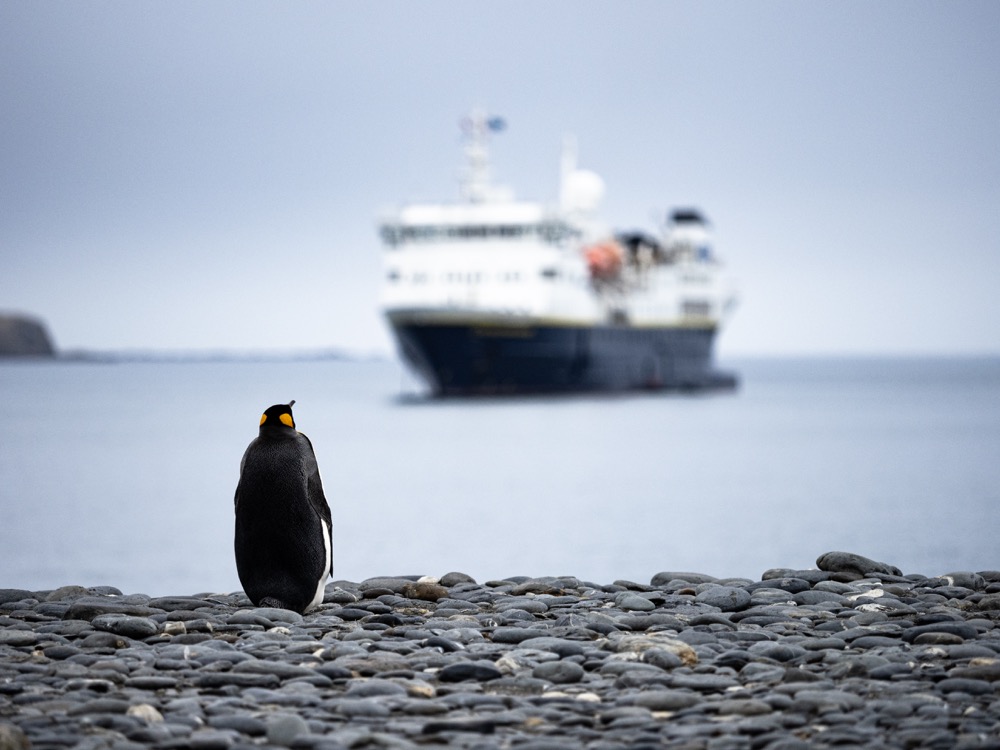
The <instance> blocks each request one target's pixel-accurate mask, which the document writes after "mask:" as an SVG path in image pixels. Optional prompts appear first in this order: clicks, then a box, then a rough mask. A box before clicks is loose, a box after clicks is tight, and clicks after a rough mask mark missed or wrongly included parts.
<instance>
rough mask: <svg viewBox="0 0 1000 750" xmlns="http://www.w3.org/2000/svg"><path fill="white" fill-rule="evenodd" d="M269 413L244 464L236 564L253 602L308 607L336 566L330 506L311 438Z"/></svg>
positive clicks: (238, 505) (239, 490)
mask: <svg viewBox="0 0 1000 750" xmlns="http://www.w3.org/2000/svg"><path fill="white" fill-rule="evenodd" d="M275 408H276V407H271V409H275ZM284 408H285V409H286V410H288V409H290V405H289V406H287V407H284ZM270 411H271V410H270V409H269V410H268V412H265V417H264V418H263V419H262V422H261V429H260V434H259V435H258V437H257V438H256V439H255V440H254V441H253V442H251V443H250V445H249V446H248V447H247V450H246V453H244V455H243V461H242V463H241V466H240V481H239V484H238V485H237V487H236V497H235V503H236V537H235V550H236V568H237V572H238V573H239V577H240V583H242V584H243V589H244V591H246V593H247V596H248V597H250V600H251V601H253V602H254V604H256V605H261V604H262V603H263V604H268V605H271V606H279V605H280V606H284V607H285V608H287V609H293V610H296V611H298V612H302V611H303V610H304V609H305V608H306V607H308V606H309V604H310V603H311V602H312V601H313V599H314V597H315V596H316V595H317V587H318V586H320V585H321V584H322V582H323V581H325V580H326V576H327V574H328V573H329V572H330V560H329V559H328V554H329V553H330V550H331V549H332V539H331V538H330V530H331V528H332V521H331V517H330V507H329V505H328V504H327V502H326V497H325V496H324V493H323V484H322V481H321V479H320V476H319V468H318V466H317V463H316V456H315V454H314V452H313V448H312V444H311V443H310V442H309V438H307V437H306V436H305V435H303V434H301V433H299V432H296V431H295V429H294V427H293V426H292V425H290V424H287V423H284V424H283V423H281V422H277V421H276V420H272V424H268V423H267V421H266V420H267V415H268V413H269V412H270ZM288 422H291V417H290V411H289V416H288ZM324 522H325V528H324ZM265 600H267V601H265Z"/></svg>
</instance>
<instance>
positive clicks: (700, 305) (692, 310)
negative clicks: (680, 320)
mask: <svg viewBox="0 0 1000 750" xmlns="http://www.w3.org/2000/svg"><path fill="white" fill-rule="evenodd" d="M683 310H684V314H685V315H697V316H706V315H708V314H709V312H710V310H711V305H709V303H708V302H707V301H705V300H700V299H698V300H695V299H686V300H684V305H683Z"/></svg>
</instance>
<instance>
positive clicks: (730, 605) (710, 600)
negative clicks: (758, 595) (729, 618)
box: [694, 586, 751, 612]
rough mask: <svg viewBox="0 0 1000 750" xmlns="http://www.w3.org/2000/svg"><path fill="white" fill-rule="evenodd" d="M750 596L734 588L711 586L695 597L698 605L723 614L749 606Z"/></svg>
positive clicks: (742, 590)
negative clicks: (712, 608)
mask: <svg viewBox="0 0 1000 750" xmlns="http://www.w3.org/2000/svg"><path fill="white" fill-rule="evenodd" d="M750 598H751V597H750V594H749V593H748V592H747V591H746V590H745V589H741V588H736V587H734V586H712V587H710V588H706V589H705V590H704V591H702V592H701V593H700V594H698V595H697V596H695V598H694V599H695V601H696V602H697V603H698V604H705V605H708V606H710V607H718V608H719V609H720V610H722V611H723V612H738V611H740V610H743V609H746V608H747V607H749V606H750Z"/></svg>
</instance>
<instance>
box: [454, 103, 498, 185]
mask: <svg viewBox="0 0 1000 750" xmlns="http://www.w3.org/2000/svg"><path fill="white" fill-rule="evenodd" d="M506 126H507V124H506V123H505V122H504V120H503V118H501V117H490V116H488V115H487V114H486V113H485V112H484V111H482V110H478V109H477V110H473V112H472V113H471V114H470V115H469V116H468V117H466V118H464V119H463V120H462V134H463V135H464V136H465V148H464V152H465V164H466V167H465V170H464V171H463V173H462V180H461V192H462V198H463V200H466V201H468V202H469V203H483V202H485V201H486V200H487V199H488V198H489V195H490V151H489V138H490V134H491V133H499V132H500V131H501V130H503V129H504V128H505V127H506Z"/></svg>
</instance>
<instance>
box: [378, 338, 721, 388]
mask: <svg viewBox="0 0 1000 750" xmlns="http://www.w3.org/2000/svg"><path fill="white" fill-rule="evenodd" d="M393 330H394V332H395V334H396V338H397V340H398V343H399V348H400V351H401V353H402V355H403V357H404V358H405V359H406V361H407V362H409V363H410V364H411V365H412V366H413V367H414V368H415V369H416V370H417V372H419V373H420V374H421V375H422V376H423V378H424V379H425V380H426V381H427V382H428V384H429V385H430V387H431V389H432V390H433V391H434V393H435V394H437V395H471V394H501V393H551V392H573V391H628V390H640V389H675V390H701V389H708V388H734V387H735V386H736V384H737V380H736V377H735V376H734V375H731V374H727V373H720V372H717V371H716V370H714V369H713V365H712V344H713V340H714V338H715V329H713V328H632V327H628V326H593V327H582V326H580V327H573V326H546V325H538V326H526V327H521V326H509V327H508V326H500V325H495V324H494V325H482V326H480V325H475V324H465V325H454V324H448V325H445V324H428V323H423V322H421V323H403V322H395V323H394V324H393Z"/></svg>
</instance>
